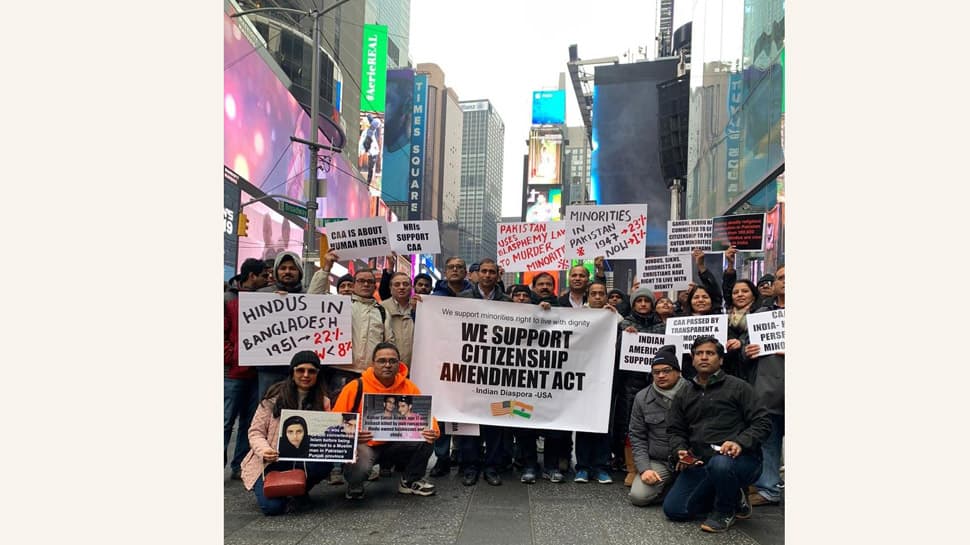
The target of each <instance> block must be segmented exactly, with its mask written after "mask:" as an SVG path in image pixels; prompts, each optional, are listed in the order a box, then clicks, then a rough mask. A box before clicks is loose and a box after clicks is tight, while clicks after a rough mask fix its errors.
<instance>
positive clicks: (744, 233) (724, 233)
mask: <svg viewBox="0 0 970 545" xmlns="http://www.w3.org/2000/svg"><path fill="white" fill-rule="evenodd" d="M764 234H765V215H764V214H740V215H737V216H718V217H716V218H714V224H713V232H712V233H711V251H712V252H723V251H724V250H727V249H728V248H729V247H730V246H734V247H735V248H736V249H737V250H738V251H739V252H760V251H763V250H764V249H765V237H764Z"/></svg>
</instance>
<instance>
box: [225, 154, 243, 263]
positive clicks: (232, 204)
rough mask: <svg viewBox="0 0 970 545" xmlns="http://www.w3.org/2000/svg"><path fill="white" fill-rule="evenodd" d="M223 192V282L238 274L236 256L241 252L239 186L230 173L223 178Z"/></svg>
mask: <svg viewBox="0 0 970 545" xmlns="http://www.w3.org/2000/svg"><path fill="white" fill-rule="evenodd" d="M223 183H224V185H223V190H222V206H223V210H222V219H223V223H225V225H224V226H223V241H222V251H223V252H222V253H223V258H222V264H223V280H229V279H230V278H232V277H233V276H235V274H236V254H237V253H238V251H239V241H238V240H237V237H236V229H237V228H238V226H239V199H240V195H239V186H237V185H236V181H235V180H234V179H233V177H232V176H231V175H230V173H229V172H226V174H225V175H224V176H223Z"/></svg>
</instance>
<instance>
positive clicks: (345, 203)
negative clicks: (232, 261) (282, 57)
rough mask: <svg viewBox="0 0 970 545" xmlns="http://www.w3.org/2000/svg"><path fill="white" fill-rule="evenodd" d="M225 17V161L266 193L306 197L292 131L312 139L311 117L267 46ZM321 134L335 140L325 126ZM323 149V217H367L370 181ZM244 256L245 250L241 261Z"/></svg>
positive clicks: (303, 164)
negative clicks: (277, 70) (274, 66)
mask: <svg viewBox="0 0 970 545" xmlns="http://www.w3.org/2000/svg"><path fill="white" fill-rule="evenodd" d="M224 19H225V20H224V35H223V42H224V44H223V45H224V62H225V70H224V71H223V93H224V96H223V101H224V123H223V142H224V148H223V151H224V165H225V166H226V167H228V168H230V169H232V170H233V171H234V172H235V173H236V174H238V176H239V177H240V178H243V179H245V180H246V181H248V182H249V183H251V184H253V185H255V186H256V187H258V188H259V189H261V190H262V191H263V192H265V193H268V194H277V195H286V196H288V197H291V198H294V199H297V200H301V201H302V200H305V199H306V196H305V195H304V186H305V180H306V179H307V178H308V163H309V158H308V155H307V148H306V146H304V145H302V144H296V143H292V142H291V141H290V136H295V137H297V138H303V139H307V140H308V139H309V138H310V136H309V134H310V117H309V115H307V113H306V112H305V111H304V109H303V108H302V107H301V106H300V104H299V102H297V100H296V99H295V98H293V95H291V94H290V93H289V91H288V90H287V89H286V86H285V85H283V83H281V82H280V80H279V78H278V76H277V74H276V73H275V72H274V71H273V70H271V69H270V67H269V66H268V65H267V64H266V63H267V61H266V60H265V59H264V57H263V56H262V54H261V53H265V51H261V50H257V49H254V48H253V45H252V43H251V42H250V41H249V40H248V39H247V38H246V37H245V35H243V33H242V32H241V31H240V30H239V27H238V26H237V25H236V23H235V21H234V20H233V19H230V18H229V17H228V16H226V17H224ZM270 62H272V61H270ZM317 137H318V141H319V142H321V143H323V144H330V143H331V142H330V140H329V139H328V138H327V137H326V135H324V133H323V132H321V131H318V133H317ZM320 153H321V156H322V157H324V158H326V159H327V160H325V161H323V165H324V166H322V168H319V169H318V171H317V175H318V178H319V179H321V180H326V191H327V197H326V198H321V199H320V201H321V206H320V208H319V209H318V217H346V218H351V219H353V218H359V217H365V216H367V214H368V210H369V203H370V201H369V195H368V191H367V185H366V183H365V182H361V181H360V180H358V179H357V178H358V177H360V174H358V170H357V168H356V165H354V164H352V160H351V162H348V161H347V159H346V158H345V157H344V156H343V155H340V154H331V153H329V152H326V151H321V152H320ZM350 156H351V157H353V156H354V153H352V152H351V153H350ZM365 179H366V178H365ZM253 206H256V205H253ZM248 208H250V207H247V214H248ZM250 233H253V224H252V223H250ZM257 233H258V231H257ZM242 245H243V244H242V243H241V246H242ZM242 259H245V257H243V256H242V255H241V254H240V257H239V258H238V259H237V264H238V263H239V262H240V261H241V260H242Z"/></svg>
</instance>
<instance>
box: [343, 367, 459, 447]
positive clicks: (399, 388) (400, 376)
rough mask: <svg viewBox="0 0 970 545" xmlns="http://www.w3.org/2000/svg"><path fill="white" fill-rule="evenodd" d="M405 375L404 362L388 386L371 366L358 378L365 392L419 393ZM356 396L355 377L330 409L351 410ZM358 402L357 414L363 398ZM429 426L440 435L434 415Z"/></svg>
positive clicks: (347, 411)
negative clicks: (378, 377) (379, 378)
mask: <svg viewBox="0 0 970 545" xmlns="http://www.w3.org/2000/svg"><path fill="white" fill-rule="evenodd" d="M407 375H408V366H407V365H405V364H404V363H401V364H400V366H399V367H398V371H397V376H396V377H394V384H391V385H390V386H384V384H382V383H381V381H380V380H378V379H377V377H376V376H375V375H374V368H373V367H368V368H367V369H366V370H365V371H364V372H363V373H362V374H361V375H360V378H361V381H362V382H363V384H364V393H365V394H412V395H420V394H421V390H420V389H419V388H418V386H417V385H416V384H414V383H413V382H411V380H410V379H408V378H407ZM356 398H357V379H354V380H351V381H350V382H348V383H347V385H346V386H344V389H343V390H341V391H340V395H339V396H337V401H335V402H334V404H333V407H332V408H331V409H330V410H331V411H333V412H337V413H349V412H353V408H354V399H356ZM360 404H361V406H360V407H358V408H357V414H361V413H362V411H363V409H364V407H363V405H364V402H363V400H361V403H360ZM363 421H364V418H363V415H361V418H360V419H359V420H358V422H360V423H363ZM431 427H432V429H434V431H435V432H437V433H438V434H439V435H440V433H441V430H440V429H438V420H437V419H436V418H434V417H431ZM367 444H368V445H370V446H374V445H381V444H384V441H368V442H367Z"/></svg>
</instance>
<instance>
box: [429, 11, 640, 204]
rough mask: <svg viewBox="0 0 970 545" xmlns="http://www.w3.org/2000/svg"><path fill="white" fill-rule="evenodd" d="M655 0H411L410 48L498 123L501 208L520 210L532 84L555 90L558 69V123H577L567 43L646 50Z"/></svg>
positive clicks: (610, 50)
mask: <svg viewBox="0 0 970 545" xmlns="http://www.w3.org/2000/svg"><path fill="white" fill-rule="evenodd" d="M655 18H656V0H645V1H636V0H593V1H585V2H581V1H576V0H563V1H531V0H517V1H509V0H499V1H494V2H488V3H484V2H464V1H461V2H455V1H454V0H411V40H410V55H411V59H412V60H413V61H414V63H415V64H417V63H423V62H432V63H435V64H437V65H438V66H440V67H441V69H442V70H443V71H444V73H445V85H447V86H449V87H452V88H454V89H455V91H456V92H457V93H458V98H459V99H460V100H476V99H486V98H487V99H489V100H491V101H492V104H493V105H494V107H495V109H496V110H498V113H499V115H500V116H501V117H502V120H503V121H504V122H505V158H504V163H505V164H504V166H503V171H504V180H503V182H504V183H503V192H502V215H503V216H513V215H518V214H519V213H520V212H521V205H522V199H521V196H520V195H519V192H520V191H521V187H522V155H524V154H525V153H526V151H527V147H526V144H525V140H526V139H527V138H528V137H529V126H530V125H531V123H532V91H535V90H540V89H555V88H556V87H557V86H558V82H559V73H560V72H563V73H566V89H567V91H566V124H567V125H569V126H580V125H582V118H581V117H580V115H579V106H578V104H577V102H576V96H575V93H574V92H573V90H572V83H571V82H570V80H569V74H568V72H567V71H566V63H567V62H568V61H569V45H570V44H576V45H577V46H578V53H579V58H580V59H594V58H600V57H611V56H616V57H619V58H620V62H626V61H627V59H624V57H623V55H624V53H626V52H627V50H630V51H632V52H633V54H637V48H638V47H646V48H647V51H648V55H649V58H653V57H654V51H655V45H654V42H653V39H654V35H655V27H656V23H655V22H654V21H655Z"/></svg>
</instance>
